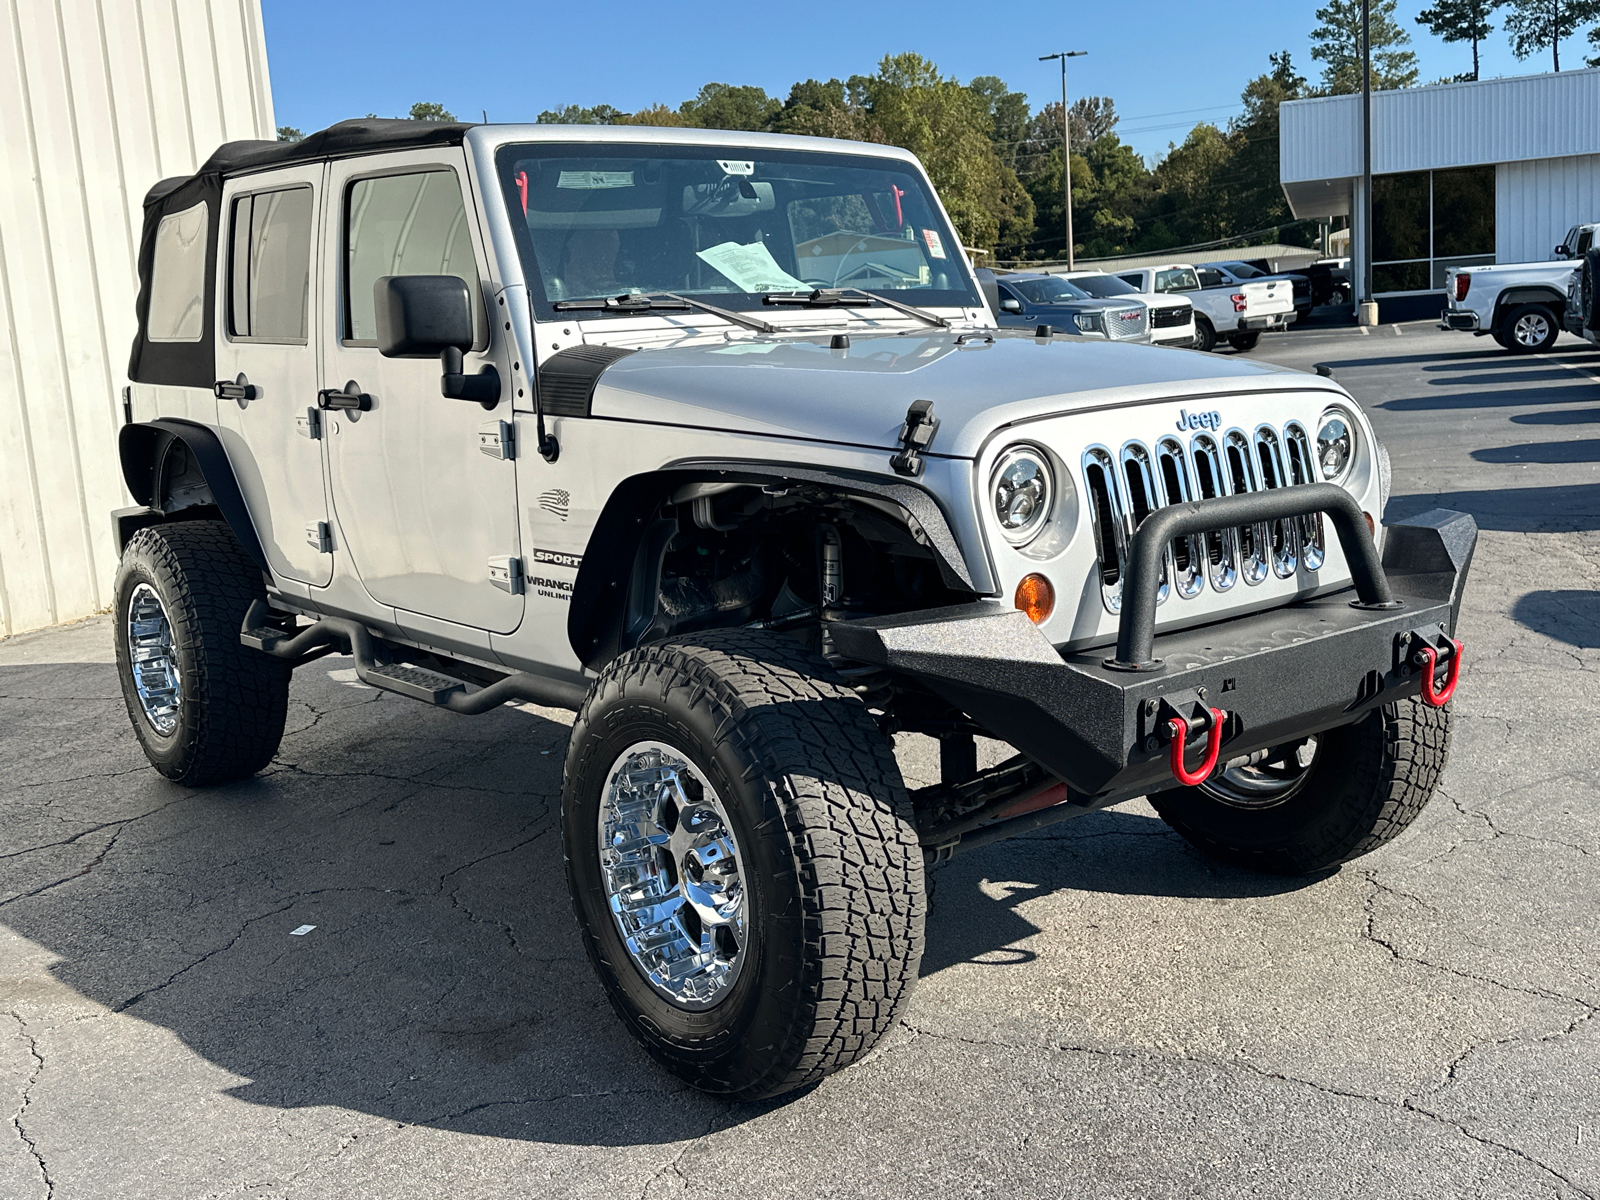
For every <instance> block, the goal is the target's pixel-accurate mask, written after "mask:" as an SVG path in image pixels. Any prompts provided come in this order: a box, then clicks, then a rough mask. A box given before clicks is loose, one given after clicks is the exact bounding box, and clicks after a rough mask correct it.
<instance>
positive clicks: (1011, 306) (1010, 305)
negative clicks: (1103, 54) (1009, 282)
mask: <svg viewBox="0 0 1600 1200" xmlns="http://www.w3.org/2000/svg"><path fill="white" fill-rule="evenodd" d="M1000 311H1001V312H1008V313H1019V312H1021V311H1022V301H1020V300H1013V299H1012V298H1011V297H1010V296H1006V297H1004V298H1003V299H1002V300H1001V301H1000Z"/></svg>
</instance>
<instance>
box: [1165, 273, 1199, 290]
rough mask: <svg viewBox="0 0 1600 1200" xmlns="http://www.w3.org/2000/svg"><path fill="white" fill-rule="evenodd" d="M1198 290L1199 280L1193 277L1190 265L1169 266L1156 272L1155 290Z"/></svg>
mask: <svg viewBox="0 0 1600 1200" xmlns="http://www.w3.org/2000/svg"><path fill="white" fill-rule="evenodd" d="M1199 290H1200V281H1199V280H1198V279H1196V278H1195V274H1194V270H1193V269H1192V268H1190V267H1169V268H1168V269H1167V270H1165V271H1157V272H1156V291H1158V292H1197V291H1199Z"/></svg>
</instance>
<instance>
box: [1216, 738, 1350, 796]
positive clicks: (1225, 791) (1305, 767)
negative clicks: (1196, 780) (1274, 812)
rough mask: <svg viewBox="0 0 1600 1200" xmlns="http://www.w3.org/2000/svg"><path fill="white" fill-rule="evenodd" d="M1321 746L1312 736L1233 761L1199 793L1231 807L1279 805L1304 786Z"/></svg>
mask: <svg viewBox="0 0 1600 1200" xmlns="http://www.w3.org/2000/svg"><path fill="white" fill-rule="evenodd" d="M1320 744H1321V743H1320V741H1319V739H1318V738H1317V737H1316V736H1315V735H1313V736H1311V737H1308V738H1303V739H1301V740H1300V741H1298V742H1288V743H1286V744H1284V745H1282V746H1272V747H1269V748H1268V749H1266V750H1257V751H1256V752H1255V753H1254V754H1247V755H1244V756H1242V757H1240V758H1235V759H1232V760H1230V761H1229V762H1228V763H1227V764H1226V765H1225V766H1224V767H1223V768H1222V770H1221V771H1219V772H1217V774H1215V775H1213V776H1212V777H1211V778H1210V779H1208V780H1206V781H1205V782H1204V783H1202V784H1201V785H1200V790H1201V791H1203V792H1205V793H1206V794H1207V795H1209V796H1212V797H1214V798H1215V799H1217V800H1220V801H1222V802H1223V803H1224V804H1227V805H1231V806H1232V807H1234V808H1271V807H1273V806H1274V805H1277V804H1282V803H1283V802H1284V801H1285V800H1287V799H1289V797H1291V796H1293V795H1294V794H1295V793H1296V792H1298V791H1299V790H1300V789H1301V788H1302V787H1304V786H1305V782H1306V780H1307V779H1308V778H1309V777H1310V775H1311V768H1312V767H1313V766H1314V765H1315V764H1316V761H1317V751H1318V748H1319V746H1320Z"/></svg>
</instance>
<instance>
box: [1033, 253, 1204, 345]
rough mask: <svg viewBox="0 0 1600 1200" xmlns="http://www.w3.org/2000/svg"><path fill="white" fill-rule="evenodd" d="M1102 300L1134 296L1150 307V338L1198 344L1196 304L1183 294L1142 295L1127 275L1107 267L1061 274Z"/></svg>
mask: <svg viewBox="0 0 1600 1200" xmlns="http://www.w3.org/2000/svg"><path fill="white" fill-rule="evenodd" d="M1061 278H1063V279H1065V280H1066V281H1067V282H1068V283H1070V284H1072V285H1073V286H1074V287H1076V288H1081V289H1082V290H1083V291H1085V292H1088V293H1089V295H1091V296H1094V297H1096V298H1097V299H1100V300H1112V301H1116V300H1120V299H1123V298H1126V297H1133V298H1134V299H1137V300H1139V301H1141V302H1143V303H1144V304H1145V306H1146V307H1148V308H1149V310H1150V341H1151V342H1152V343H1154V344H1155V345H1157V346H1174V347H1179V348H1184V349H1187V348H1188V347H1191V346H1193V345H1194V305H1192V304H1190V303H1189V301H1187V300H1185V299H1183V298H1182V297H1180V296H1165V295H1154V296H1141V295H1140V294H1139V292H1138V290H1137V289H1136V288H1135V287H1134V286H1133V284H1131V283H1129V282H1128V281H1127V280H1126V279H1123V278H1121V277H1120V276H1117V275H1107V274H1106V273H1105V272H1103V271H1069V272H1067V273H1065V274H1064V275H1062V276H1061Z"/></svg>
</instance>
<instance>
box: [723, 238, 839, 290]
mask: <svg viewBox="0 0 1600 1200" xmlns="http://www.w3.org/2000/svg"><path fill="white" fill-rule="evenodd" d="M695 257H696V258H699V259H702V260H703V261H705V262H706V263H707V264H709V265H710V266H712V267H715V268H716V269H717V270H718V271H720V272H722V274H724V275H726V276H727V277H728V279H729V280H730V281H732V283H733V286H734V287H736V288H738V289H739V290H741V291H745V292H804V291H809V290H810V289H809V288H807V287H806V285H805V284H804V283H802V282H801V281H800V280H798V279H796V278H795V277H794V276H793V275H791V274H789V272H787V271H785V270H784V269H783V268H782V267H780V266H779V265H778V260H777V259H775V258H773V257H772V251H770V250H768V249H767V247H766V245H765V244H764V243H762V242H751V243H750V244H749V245H748V246H741V245H740V244H739V243H738V242H723V243H722V244H721V245H717V246H712V247H711V248H710V249H709V250H701V251H700V252H699V253H698V254H697V255H696V256H695Z"/></svg>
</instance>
